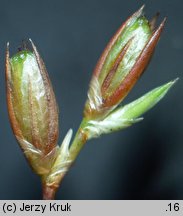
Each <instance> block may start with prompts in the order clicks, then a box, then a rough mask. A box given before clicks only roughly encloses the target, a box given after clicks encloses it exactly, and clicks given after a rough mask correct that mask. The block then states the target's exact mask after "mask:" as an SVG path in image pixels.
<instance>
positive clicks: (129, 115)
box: [108, 79, 177, 119]
mask: <svg viewBox="0 0 183 216" xmlns="http://www.w3.org/2000/svg"><path fill="white" fill-rule="evenodd" d="M176 81H177V79H175V80H173V81H171V82H168V83H166V84H164V85H162V86H160V87H157V88H155V89H153V90H152V91H150V92H148V93H146V94H145V95H143V96H142V97H140V98H138V99H137V100H135V101H133V102H131V103H129V104H127V105H125V106H124V107H120V108H119V109H117V110H115V111H114V112H113V113H112V114H111V115H109V116H108V118H114V119H115V118H119V117H120V118H123V119H135V118H138V117H140V116H141V115H142V114H144V113H145V112H146V111H148V110H149V109H151V108H152V107H153V106H155V105H156V104H157V103H158V102H159V101H160V100H161V99H162V98H163V97H164V96H165V95H166V93H167V92H168V91H169V89H170V88H171V87H172V86H173V85H174V84H175V82H176Z"/></svg>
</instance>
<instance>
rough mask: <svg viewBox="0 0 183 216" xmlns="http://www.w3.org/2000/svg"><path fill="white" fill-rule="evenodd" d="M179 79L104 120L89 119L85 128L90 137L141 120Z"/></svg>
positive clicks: (116, 111) (158, 88)
mask: <svg viewBox="0 0 183 216" xmlns="http://www.w3.org/2000/svg"><path fill="white" fill-rule="evenodd" d="M177 80H178V78H177V79H175V80H173V81H170V82H168V83H166V84H164V85H162V86H159V87H157V88H155V89H153V90H151V91H150V92H148V93H146V94H145V95H143V96H142V97H140V98H138V99H137V100H135V101H133V102H131V103H129V104H127V105H125V106H121V107H119V108H117V109H116V110H114V111H113V112H112V113H111V114H109V115H108V116H107V117H106V118H105V119H104V120H102V121H92V120H90V121H88V123H87V126H86V127H85V130H87V132H88V138H89V139H91V138H95V137H99V136H100V135H102V134H108V133H112V132H114V131H118V130H121V129H125V128H127V127H129V126H131V125H132V124H134V123H136V122H139V121H141V120H142V119H143V118H141V116H142V114H144V113H145V112H147V111H148V110H150V109H151V108H152V107H153V106H155V105H156V104H157V103H158V102H159V101H160V100H161V99H162V98H163V97H164V96H165V95H166V93H167V92H168V91H169V90H170V88H171V87H172V86H173V85H174V84H175V83H176V81H177Z"/></svg>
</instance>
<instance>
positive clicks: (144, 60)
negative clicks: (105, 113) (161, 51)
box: [104, 18, 166, 107]
mask: <svg viewBox="0 0 183 216" xmlns="http://www.w3.org/2000/svg"><path fill="white" fill-rule="evenodd" d="M165 21H166V18H165V19H164V20H163V22H162V23H161V24H160V26H159V28H158V29H157V30H156V31H155V32H154V33H153V35H152V36H151V38H150V40H149V42H148V43H147V45H146V46H145V48H144V49H143V51H142V53H141V55H140V56H139V58H138V59H137V61H136V63H135V65H134V66H133V68H132V69H131V71H130V73H129V74H128V75H127V77H126V78H125V79H124V81H123V82H122V84H121V85H120V86H119V88H118V89H117V90H116V91H115V92H114V94H113V95H111V96H110V97H109V98H107V99H106V100H105V102H104V107H110V106H113V105H115V104H116V103H118V102H119V101H121V100H123V99H124V98H125V96H126V95H127V94H128V92H129V91H130V90H131V89H132V88H133V86H134V85H135V83H136V82H137V80H138V79H139V77H140V76H141V74H142V72H143V71H144V70H145V68H146V66H147V65H148V63H149V61H150V59H151V57H152V54H153V52H154V49H155V47H156V45H157V43H158V40H159V38H160V35H161V32H162V30H163V28H164V25H165Z"/></svg>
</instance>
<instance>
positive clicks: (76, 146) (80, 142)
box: [59, 119, 88, 183]
mask: <svg viewBox="0 0 183 216" xmlns="http://www.w3.org/2000/svg"><path fill="white" fill-rule="evenodd" d="M86 124H87V121H86V120H85V119H83V120H82V122H81V124H80V127H79V129H78V131H77V133H76V135H75V137H74V140H73V142H72V144H71V146H70V149H69V156H68V158H67V159H66V160H67V161H70V163H69V164H68V167H67V170H69V169H70V167H71V166H72V164H73V163H74V161H75V160H76V158H77V156H78V155H79V153H80V151H81V150H82V148H83V147H84V144H85V143H86V142H87V140H88V135H87V133H86V131H85V130H84V127H85V126H86ZM66 173H67V172H63V173H62V174H61V176H60V179H59V182H60V183H61V181H62V180H63V178H64V176H65V175H66Z"/></svg>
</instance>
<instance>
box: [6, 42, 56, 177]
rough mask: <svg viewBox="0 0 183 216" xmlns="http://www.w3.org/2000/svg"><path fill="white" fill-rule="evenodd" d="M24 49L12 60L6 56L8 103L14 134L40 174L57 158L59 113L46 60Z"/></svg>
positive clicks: (46, 170)
mask: <svg viewBox="0 0 183 216" xmlns="http://www.w3.org/2000/svg"><path fill="white" fill-rule="evenodd" d="M31 44H32V48H33V51H30V50H28V49H23V50H21V51H19V52H18V53H16V54H15V55H14V56H13V57H11V58H10V57H9V45H8V47H7V53H6V81H7V103H8V111H9V117H10V121H11V126H12V129H13V132H14V134H15V136H16V138H17V140H18V142H19V143H20V146H21V148H22V149H23V151H24V152H25V155H26V156H27V159H28V161H29V162H30V163H31V165H32V167H33V169H34V170H35V171H36V172H37V173H38V174H45V173H47V172H48V171H49V168H48V167H50V166H51V165H52V163H50V160H52V161H54V159H55V157H56V148H55V147H56V145H57V139H58V132H59V128H58V110H57V103H56V99H55V95H54V92H53V89H52V85H51V82H50V80H49V77H48V73H47V71H46V68H45V65H44V62H43V60H42V59H41V57H40V55H39V53H38V51H37V49H36V47H35V46H34V44H33V43H32V41H31Z"/></svg>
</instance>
